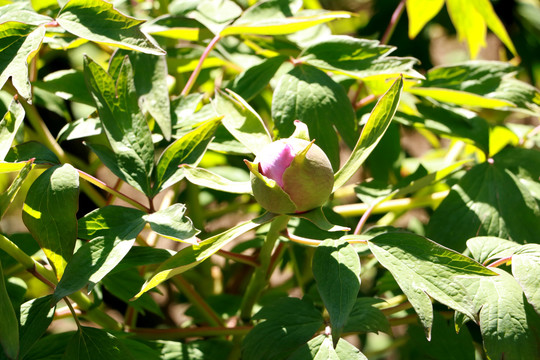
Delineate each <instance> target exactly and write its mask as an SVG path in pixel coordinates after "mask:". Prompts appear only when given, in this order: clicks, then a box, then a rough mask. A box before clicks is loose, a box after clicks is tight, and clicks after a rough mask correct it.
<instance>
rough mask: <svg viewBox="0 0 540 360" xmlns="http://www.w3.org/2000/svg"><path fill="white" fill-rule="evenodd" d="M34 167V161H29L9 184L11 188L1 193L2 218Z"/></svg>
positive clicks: (0, 207) (0, 208)
mask: <svg viewBox="0 0 540 360" xmlns="http://www.w3.org/2000/svg"><path fill="white" fill-rule="evenodd" d="M32 167H33V163H32V161H28V162H27V163H26V164H25V165H24V167H23V168H22V169H21V171H19V173H18V174H17V177H16V178H15V179H14V180H13V182H12V183H11V185H9V188H7V189H6V190H5V191H4V192H3V193H1V194H0V219H1V218H2V217H3V216H4V214H5V213H6V211H7V209H8V207H9V205H11V203H12V202H13V199H14V198H15V196H16V195H17V193H18V192H19V190H20V189H21V187H22V185H23V183H24V180H26V177H27V176H28V174H29V173H30V170H32ZM0 172H1V171H0Z"/></svg>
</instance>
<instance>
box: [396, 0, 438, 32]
mask: <svg viewBox="0 0 540 360" xmlns="http://www.w3.org/2000/svg"><path fill="white" fill-rule="evenodd" d="M405 5H406V7H407V17H408V18H409V38H411V39H414V38H415V37H416V35H418V33H420V31H421V30H422V29H423V28H424V26H425V25H426V24H427V23H428V22H429V20H431V19H433V18H434V17H435V15H437V14H438V13H439V11H441V9H442V7H443V5H444V0H407V2H406V3H405Z"/></svg>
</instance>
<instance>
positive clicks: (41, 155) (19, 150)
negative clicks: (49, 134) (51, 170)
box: [6, 141, 60, 164]
mask: <svg viewBox="0 0 540 360" xmlns="http://www.w3.org/2000/svg"><path fill="white" fill-rule="evenodd" d="M30 160H33V161H34V163H35V164H59V163H60V160H58V158H57V157H56V155H55V154H54V153H53V152H52V151H51V150H49V149H48V148H47V147H46V146H45V145H43V144H42V143H39V142H36V141H29V142H25V143H22V144H19V145H16V146H14V147H12V148H11V149H9V152H8V153H7V155H6V161H8V162H11V163H12V162H18V161H26V162H27V161H30Z"/></svg>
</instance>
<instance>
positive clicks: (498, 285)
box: [461, 269, 540, 360]
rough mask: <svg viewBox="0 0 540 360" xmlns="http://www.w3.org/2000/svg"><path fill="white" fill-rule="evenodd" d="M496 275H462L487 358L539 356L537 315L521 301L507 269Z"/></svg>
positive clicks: (529, 357)
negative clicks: (473, 276)
mask: <svg viewBox="0 0 540 360" xmlns="http://www.w3.org/2000/svg"><path fill="white" fill-rule="evenodd" d="M493 271H495V272H496V273H497V274H499V276H490V277H482V278H463V279H462V280H461V282H462V284H463V285H464V286H465V288H466V290H467V293H468V295H469V296H470V297H471V298H472V300H473V304H474V311H475V313H477V314H478V323H479V325H480V330H481V332H482V337H483V338H484V348H485V349H486V353H487V355H488V357H489V358H490V359H502V358H504V359H508V360H514V359H515V360H520V359H538V358H540V348H539V347H538V344H539V343H540V338H539V330H540V327H539V325H540V318H539V317H538V315H537V314H536V313H535V312H534V310H533V309H532V308H531V306H530V305H529V304H528V303H527V302H526V301H525V297H524V295H523V291H522V290H521V287H520V286H519V284H518V283H517V281H516V280H515V279H514V278H513V277H512V276H511V275H510V274H508V273H507V272H505V271H503V270H500V269H493Z"/></svg>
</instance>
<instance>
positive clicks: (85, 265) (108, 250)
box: [54, 205, 145, 301]
mask: <svg viewBox="0 0 540 360" xmlns="http://www.w3.org/2000/svg"><path fill="white" fill-rule="evenodd" d="M144 215H145V213H144V212H143V211H140V210H137V209H132V208H125V207H122V206H114V205H111V206H106V207H103V208H100V209H97V210H94V211H92V212H91V213H89V214H87V215H86V216H84V217H83V218H81V219H80V220H79V234H78V235H79V238H81V239H85V240H90V241H89V242H86V243H84V244H83V245H82V246H81V247H80V248H79V249H78V250H77V252H76V253H75V255H74V256H73V258H72V259H71V261H70V262H69V263H68V265H67V267H66V270H65V272H64V276H62V278H61V279H60V282H59V283H58V285H57V286H56V289H55V291H54V298H55V300H56V301H58V300H60V299H61V298H63V297H64V296H67V295H70V294H72V293H73V292H75V291H77V290H79V289H81V288H83V287H84V286H86V285H87V284H88V285H89V286H88V291H91V290H92V288H93V287H94V286H95V284H97V283H98V282H99V281H100V280H101V279H102V278H103V277H104V276H105V275H107V274H108V273H109V272H110V271H111V270H112V269H114V267H115V266H116V265H117V264H118V263H119V262H120V261H121V260H122V259H123V258H124V256H125V255H126V254H127V253H128V252H129V250H130V249H131V247H132V246H133V243H134V242H135V238H136V237H137V235H138V234H139V233H140V232H141V231H142V229H143V228H144V225H145V221H144V219H143V216H144Z"/></svg>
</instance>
